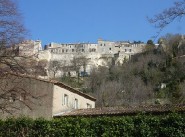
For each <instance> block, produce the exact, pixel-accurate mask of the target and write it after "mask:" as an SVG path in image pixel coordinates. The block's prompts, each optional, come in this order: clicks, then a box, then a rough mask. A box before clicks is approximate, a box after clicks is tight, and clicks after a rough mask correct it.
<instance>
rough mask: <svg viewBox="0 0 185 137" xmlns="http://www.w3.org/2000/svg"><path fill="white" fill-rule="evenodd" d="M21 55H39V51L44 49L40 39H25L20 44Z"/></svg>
mask: <svg viewBox="0 0 185 137" xmlns="http://www.w3.org/2000/svg"><path fill="white" fill-rule="evenodd" d="M17 46H18V48H19V55H21V56H33V55H38V54H39V51H42V45H41V41H40V40H36V41H33V40H27V41H23V42H22V43H20V44H19V45H17Z"/></svg>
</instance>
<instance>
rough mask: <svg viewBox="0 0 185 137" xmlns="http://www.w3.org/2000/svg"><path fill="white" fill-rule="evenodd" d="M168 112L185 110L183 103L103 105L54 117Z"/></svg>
mask: <svg viewBox="0 0 185 137" xmlns="http://www.w3.org/2000/svg"><path fill="white" fill-rule="evenodd" d="M169 112H185V104H184V105H154V106H139V107H103V108H91V109H77V110H72V111H70V112H66V113H63V114H61V115H58V116H55V117H69V116H87V117H88V116H118V115H135V114H139V113H152V114H162V113H169Z"/></svg>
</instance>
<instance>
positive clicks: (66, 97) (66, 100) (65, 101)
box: [63, 94, 68, 106]
mask: <svg viewBox="0 0 185 137" xmlns="http://www.w3.org/2000/svg"><path fill="white" fill-rule="evenodd" d="M63 104H64V105H66V106H67V105H68V95H67V94H64V102H63Z"/></svg>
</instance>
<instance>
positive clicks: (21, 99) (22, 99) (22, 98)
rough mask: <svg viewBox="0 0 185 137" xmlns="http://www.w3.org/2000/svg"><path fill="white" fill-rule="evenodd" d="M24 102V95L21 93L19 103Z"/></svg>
mask: <svg viewBox="0 0 185 137" xmlns="http://www.w3.org/2000/svg"><path fill="white" fill-rule="evenodd" d="M24 100H26V93H21V96H20V101H24Z"/></svg>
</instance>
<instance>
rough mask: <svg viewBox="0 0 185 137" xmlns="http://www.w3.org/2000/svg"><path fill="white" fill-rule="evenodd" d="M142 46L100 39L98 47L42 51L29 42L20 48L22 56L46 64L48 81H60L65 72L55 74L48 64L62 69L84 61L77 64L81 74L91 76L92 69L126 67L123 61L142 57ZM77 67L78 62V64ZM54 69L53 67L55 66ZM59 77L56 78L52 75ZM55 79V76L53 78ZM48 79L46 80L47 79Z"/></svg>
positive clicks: (55, 46)
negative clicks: (134, 56)
mask: <svg viewBox="0 0 185 137" xmlns="http://www.w3.org/2000/svg"><path fill="white" fill-rule="evenodd" d="M145 45H146V44H145V43H143V42H130V41H116V42H114V41H108V40H102V39H98V41H97V43H67V44H64V43H54V42H51V43H49V44H48V45H45V46H44V48H43V47H42V43H41V41H40V40H36V41H33V40H27V41H24V42H23V43H21V44H19V54H20V55H26V56H32V55H34V56H36V58H37V60H45V61H47V62H48V64H47V65H46V68H45V69H46V71H47V76H48V77H49V78H53V77H60V76H61V75H63V74H64V73H66V72H64V69H60V70H57V72H52V71H51V70H50V66H49V62H55V64H56V62H60V63H61V66H68V68H71V67H72V66H74V63H75V62H74V59H77V60H78V61H79V60H81V64H78V66H80V67H79V71H80V72H79V74H80V75H84V74H85V75H88V74H90V72H91V70H92V68H97V67H98V66H108V65H110V64H112V63H114V64H117V65H119V64H123V62H124V61H126V60H128V59H130V58H131V56H132V55H135V54H137V53H141V52H142V51H143V49H144V47H145ZM76 63H77V62H76ZM53 67H54V66H53ZM69 72H70V75H71V76H76V75H77V74H76V71H72V70H71V69H68V72H67V73H69ZM53 73H56V74H53ZM54 75H55V76H54ZM45 78H46V77H45Z"/></svg>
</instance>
